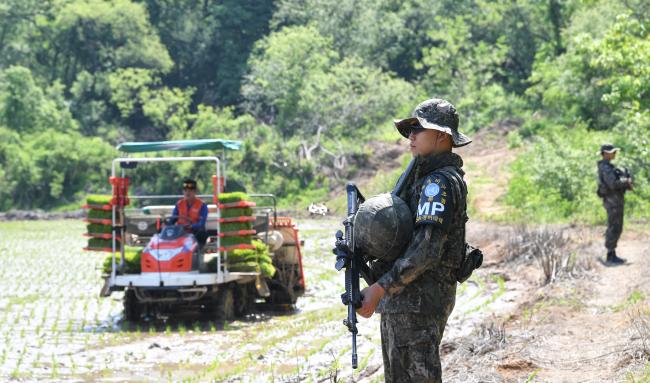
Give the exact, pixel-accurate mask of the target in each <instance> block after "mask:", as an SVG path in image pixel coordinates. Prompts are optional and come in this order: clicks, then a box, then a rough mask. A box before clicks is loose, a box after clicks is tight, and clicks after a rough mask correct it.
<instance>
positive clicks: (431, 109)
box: [394, 98, 472, 147]
mask: <svg viewBox="0 0 650 383" xmlns="http://www.w3.org/2000/svg"><path fill="white" fill-rule="evenodd" d="M394 123H395V127H396V128H397V130H398V131H399V132H400V134H401V135H402V136H404V137H406V138H408V137H409V134H410V133H411V128H414V127H420V128H424V129H434V130H439V131H441V132H443V133H447V134H449V135H450V136H451V138H452V140H453V142H454V147H459V146H464V145H467V144H469V143H470V142H472V139H471V138H469V137H467V136H466V135H464V134H463V133H461V132H459V131H458V112H456V108H455V107H454V106H453V105H452V104H451V103H450V102H449V101H446V100H442V99H439V98H432V99H430V100H426V101H423V102H421V103H420V105H418V106H416V107H415V110H413V114H412V117H410V118H405V119H403V120H396V121H394Z"/></svg>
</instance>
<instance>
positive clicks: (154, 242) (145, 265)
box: [140, 228, 198, 273]
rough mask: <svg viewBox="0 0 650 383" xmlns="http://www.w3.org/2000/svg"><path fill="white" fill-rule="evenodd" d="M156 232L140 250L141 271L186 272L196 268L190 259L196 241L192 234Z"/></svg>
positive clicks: (195, 247) (191, 258) (195, 248)
mask: <svg viewBox="0 0 650 383" xmlns="http://www.w3.org/2000/svg"><path fill="white" fill-rule="evenodd" d="M165 230H167V228H165V229H163V232H162V234H160V235H159V234H156V235H154V236H153V238H151V240H150V241H149V244H147V247H145V248H144V250H143V251H142V258H141V260H140V262H141V267H142V272H144V273H147V272H167V273H168V272H187V271H192V270H193V269H196V267H198V266H196V267H193V266H194V265H192V260H193V258H194V257H193V255H194V252H195V251H196V250H197V246H198V243H197V241H196V239H195V238H194V236H193V235H192V234H186V233H183V234H182V235H179V236H174V235H171V236H165Z"/></svg>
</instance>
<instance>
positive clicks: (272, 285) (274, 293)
mask: <svg viewBox="0 0 650 383" xmlns="http://www.w3.org/2000/svg"><path fill="white" fill-rule="evenodd" d="M267 283H268V285H269V289H270V290H271V295H270V296H269V297H268V298H266V302H267V303H270V304H273V305H293V304H295V303H296V301H297V300H298V297H297V296H296V295H295V294H294V293H293V291H292V290H290V289H289V288H287V286H285V285H283V284H282V283H280V282H279V281H277V280H274V279H272V280H267Z"/></svg>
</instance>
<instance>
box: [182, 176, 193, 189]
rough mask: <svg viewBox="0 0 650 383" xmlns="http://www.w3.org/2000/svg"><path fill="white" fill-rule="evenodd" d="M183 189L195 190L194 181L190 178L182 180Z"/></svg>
mask: <svg viewBox="0 0 650 383" xmlns="http://www.w3.org/2000/svg"><path fill="white" fill-rule="evenodd" d="M183 189H190V190H196V181H194V180H193V179H191V178H186V179H185V180H184V181H183Z"/></svg>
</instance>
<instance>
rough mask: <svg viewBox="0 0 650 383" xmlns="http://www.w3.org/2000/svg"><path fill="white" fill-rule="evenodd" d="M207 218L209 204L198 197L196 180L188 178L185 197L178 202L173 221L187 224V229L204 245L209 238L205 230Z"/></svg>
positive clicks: (185, 182) (185, 185)
mask: <svg viewBox="0 0 650 383" xmlns="http://www.w3.org/2000/svg"><path fill="white" fill-rule="evenodd" d="M207 219H208V205H206V204H205V202H203V201H202V200H201V199H200V198H196V181H195V180H193V179H191V178H187V179H186V180H185V181H183V199H181V200H179V201H178V202H176V206H175V207H174V211H173V213H172V219H171V223H174V222H175V223H178V224H179V225H183V226H185V230H187V231H188V232H192V234H194V236H195V237H196V240H197V241H198V242H199V244H200V245H201V246H203V245H205V241H206V239H207V238H208V234H207V232H206V231H205V222H206V221H207Z"/></svg>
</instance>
